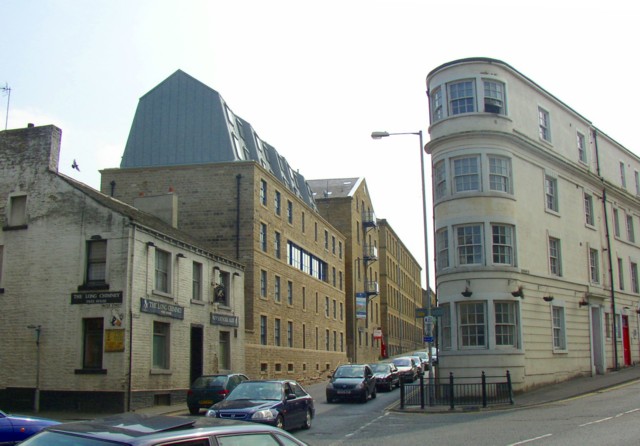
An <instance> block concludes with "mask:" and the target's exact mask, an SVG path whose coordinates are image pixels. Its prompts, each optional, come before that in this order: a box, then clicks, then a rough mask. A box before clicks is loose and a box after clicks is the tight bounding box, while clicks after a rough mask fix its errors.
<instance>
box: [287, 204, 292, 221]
mask: <svg viewBox="0 0 640 446" xmlns="http://www.w3.org/2000/svg"><path fill="white" fill-rule="evenodd" d="M287 221H288V222H289V223H290V224H293V203H292V202H291V201H290V200H287Z"/></svg>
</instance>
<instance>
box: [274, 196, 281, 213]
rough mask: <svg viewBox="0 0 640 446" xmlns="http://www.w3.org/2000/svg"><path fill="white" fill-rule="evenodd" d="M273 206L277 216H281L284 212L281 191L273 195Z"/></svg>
mask: <svg viewBox="0 0 640 446" xmlns="http://www.w3.org/2000/svg"><path fill="white" fill-rule="evenodd" d="M273 206H274V207H275V209H276V215H280V213H281V212H282V195H281V194H280V191H276V192H275V194H274V195H273Z"/></svg>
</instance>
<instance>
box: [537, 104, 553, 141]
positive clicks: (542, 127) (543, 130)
mask: <svg viewBox="0 0 640 446" xmlns="http://www.w3.org/2000/svg"><path fill="white" fill-rule="evenodd" d="M550 124H551V123H550V120H549V112H548V111H546V110H545V109H543V108H541V107H538V126H539V134H540V138H542V139H544V140H545V141H547V142H551V128H550Z"/></svg>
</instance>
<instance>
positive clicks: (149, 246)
mask: <svg viewBox="0 0 640 446" xmlns="http://www.w3.org/2000/svg"><path fill="white" fill-rule="evenodd" d="M154 246H156V244H155V243H153V242H147V247H148V248H152V247H154Z"/></svg>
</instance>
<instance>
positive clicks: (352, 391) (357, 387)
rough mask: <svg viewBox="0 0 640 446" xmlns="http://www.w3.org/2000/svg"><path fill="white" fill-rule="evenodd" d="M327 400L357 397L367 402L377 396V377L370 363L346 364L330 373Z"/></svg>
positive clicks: (329, 401) (330, 401)
mask: <svg viewBox="0 0 640 446" xmlns="http://www.w3.org/2000/svg"><path fill="white" fill-rule="evenodd" d="M329 379H330V380H329V383H328V384H327V388H326V394H327V402H328V403H332V402H334V401H336V400H345V399H356V400H358V401H360V402H362V403H366V402H367V401H368V400H369V397H371V398H375V397H376V379H375V377H374V376H373V371H372V370H371V367H370V366H369V365H368V364H345V365H341V366H339V367H338V368H337V369H336V370H335V371H334V372H333V375H329Z"/></svg>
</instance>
